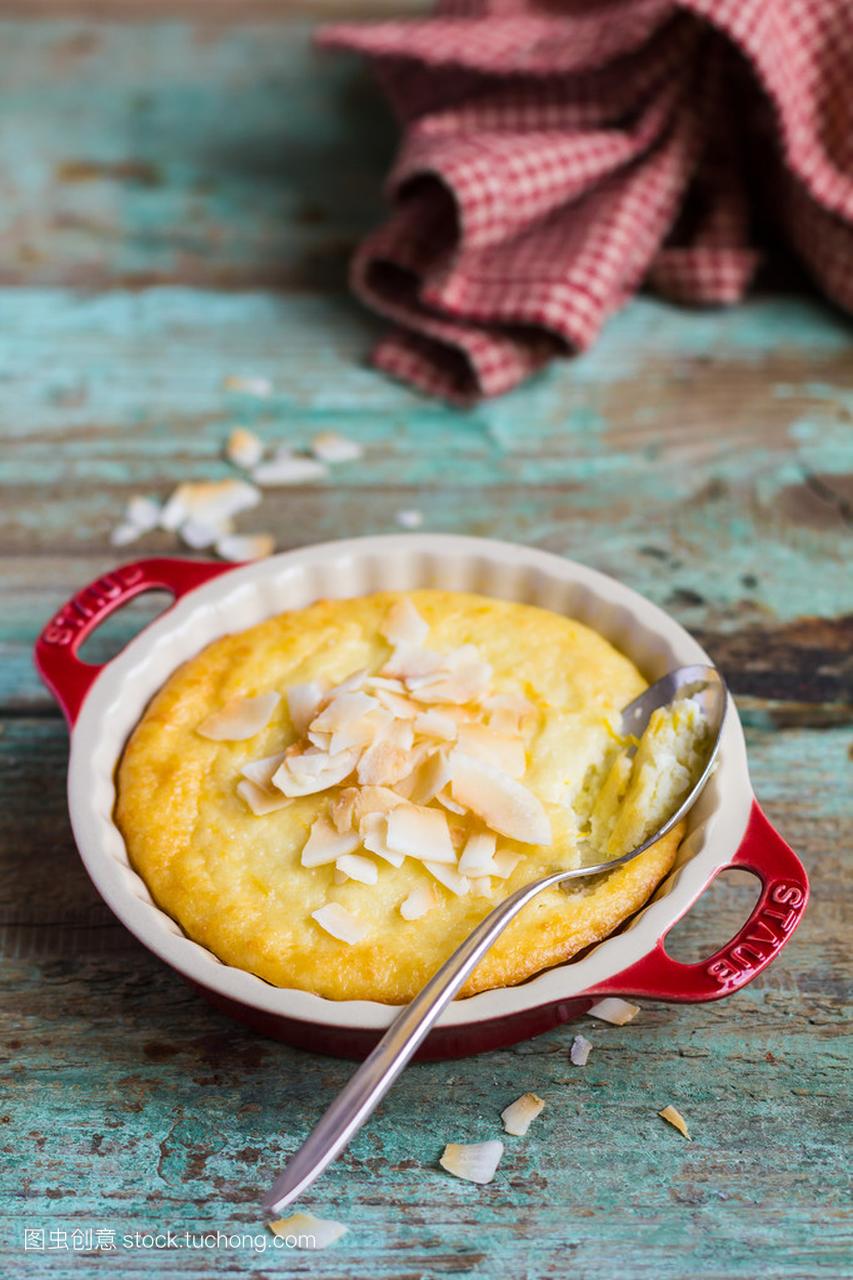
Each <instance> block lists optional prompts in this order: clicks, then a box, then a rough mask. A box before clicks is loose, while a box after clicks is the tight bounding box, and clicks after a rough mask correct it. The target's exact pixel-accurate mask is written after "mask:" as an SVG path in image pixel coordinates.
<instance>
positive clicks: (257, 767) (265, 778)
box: [240, 751, 285, 787]
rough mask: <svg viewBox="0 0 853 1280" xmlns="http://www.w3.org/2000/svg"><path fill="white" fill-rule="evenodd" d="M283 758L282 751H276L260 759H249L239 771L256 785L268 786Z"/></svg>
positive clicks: (283, 753)
mask: <svg viewBox="0 0 853 1280" xmlns="http://www.w3.org/2000/svg"><path fill="white" fill-rule="evenodd" d="M284 758H285V752H284V751H278V752H276V754H275V755H273V756H262V757H261V758H260V760H250V761H249V762H248V764H244V765H243V768H242V769H241V770H240V772H241V774H242V775H243V777H244V778H248V779H249V781H250V782H254V784H255V786H256V787H270V786H272V779H273V774H274V773H275V771H276V769H277V768H278V767H279V765H280V764H281V763H282V761H283V760H284Z"/></svg>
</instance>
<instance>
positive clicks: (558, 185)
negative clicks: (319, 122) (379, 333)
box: [318, 0, 853, 404]
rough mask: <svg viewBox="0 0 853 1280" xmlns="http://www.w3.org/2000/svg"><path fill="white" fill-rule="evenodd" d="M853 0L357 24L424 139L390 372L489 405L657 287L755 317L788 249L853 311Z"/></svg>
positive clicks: (486, 3) (609, 2)
mask: <svg viewBox="0 0 853 1280" xmlns="http://www.w3.org/2000/svg"><path fill="white" fill-rule="evenodd" d="M850 5H851V0H562V3H559V4H555V3H554V0H440V3H439V5H438V8H437V10H436V13H435V16H434V17H431V18H423V19H413V20H407V21H406V20H404V21H394V22H380V23H375V24H364V25H361V24H359V25H351V24H338V25H334V26H330V27H326V28H325V29H323V30H322V31H321V32H320V34H319V37H318V39H319V43H320V44H321V45H323V46H326V47H334V48H345V49H350V50H356V51H358V52H361V53H363V54H365V55H367V56H368V57H369V58H370V59H371V60H372V62H373V64H374V66H375V69H376V71H377V73H378V76H379V79H380V82H381V84H382V85H383V88H384V90H385V92H386V94H387V96H388V98H389V100H390V102H391V105H392V107H393V109H394V111H395V113H396V115H397V117H398V119H399V121H400V124H401V127H402V131H403V134H402V140H401V145H400V150H399V155H398V157H397V160H396V162H395V164H394V166H393V169H392V171H391V174H390V176H389V180H388V194H389V197H390V199H391V202H392V212H391V214H390V216H389V218H388V220H387V221H386V222H385V223H384V224H383V225H382V226H380V227H379V228H377V230H376V231H374V232H373V233H372V234H370V235H369V236H368V237H367V239H366V240H365V241H364V243H363V244H362V245H361V246H360V247H359V249H358V250H357V252H356V254H355V258H354V261H353V264H352V285H353V288H354V290H355V292H356V293H357V294H358V295H359V297H361V298H362V299H363V300H364V301H365V302H366V303H367V305H368V306H370V307H372V308H373V309H374V310H376V311H378V312H379V313H380V314H382V315H383V316H386V317H387V318H388V319H390V320H391V321H392V322H393V324H394V326H395V327H394V328H393V329H392V331H391V332H390V333H389V334H388V335H387V336H386V337H385V338H383V339H382V341H381V342H380V343H379V345H378V347H377V348H376V350H375V351H374V354H373V359H374V363H375V364H376V365H377V366H378V367H379V368H381V369H383V370H385V371H386V372H387V373H389V374H391V375H392V376H395V377H398V378H402V379H404V380H406V381H408V382H411V383H412V384H414V385H415V386H417V387H419V388H420V389H422V390H423V391H426V392H428V393H430V394H433V395H438V396H442V397H444V398H445V399H448V400H451V401H454V402H457V403H463V404H470V403H473V402H476V401H477V400H479V399H480V398H482V397H484V396H494V395H499V394H501V393H502V392H504V391H508V390H509V389H510V388H511V387H513V386H515V385H516V384H517V383H519V382H520V381H522V380H523V379H524V378H525V377H527V376H528V375H529V374H531V373H533V372H534V371H535V370H536V369H538V368H540V367H541V366H542V365H543V364H545V363H546V362H547V361H548V360H550V359H552V358H553V357H554V356H555V355H559V354H566V353H568V352H572V351H580V350H583V349H584V348H586V347H588V346H589V345H590V344H591V343H592V342H594V341H595V338H596V337H597V335H598V333H599V331H600V329H601V327H602V325H603V324H604V322H605V321H606V319H607V317H608V316H609V315H611V314H612V313H613V312H614V311H615V310H617V309H618V308H619V307H620V306H622V305H623V304H624V303H625V301H626V300H627V299H628V298H629V297H630V296H631V295H632V293H634V292H635V291H636V290H637V289H638V288H639V287H640V286H641V285H643V284H644V283H645V284H648V285H649V286H650V287H651V288H653V289H655V290H656V291H657V292H658V293H660V294H662V295H664V296H666V297H669V298H671V299H674V300H676V301H678V302H682V303H693V304H709V303H717V304H719V303H730V302H735V301H737V300H738V299H739V298H741V297H743V295H744V293H745V291H746V290H747V288H748V287H749V285H750V282H751V280H752V279H753V276H754V274H755V271H756V269H757V266H758V264H759V262H760V249H759V245H760V243H761V241H762V237H764V236H767V235H770V236H772V237H774V238H779V237H781V238H783V239H784V240H785V241H786V242H787V244H788V245H789V246H790V248H791V249H792V250H793V252H794V253H795V255H796V256H797V257H798V258H799V259H800V261H801V262H802V263H803V265H804V266H805V268H806V270H807V271H808V272H809V273H810V274H811V276H812V277H813V278H814V280H815V281H816V282H817V284H818V285H819V286H820V288H822V289H823V291H824V292H825V293H826V294H827V296H828V297H829V298H831V299H832V300H833V301H834V302H836V303H837V304H838V305H839V306H841V307H843V308H846V309H847V310H850V311H853V90H851V86H852V85H853V13H852V12H851V8H850Z"/></svg>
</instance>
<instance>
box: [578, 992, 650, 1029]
mask: <svg viewBox="0 0 853 1280" xmlns="http://www.w3.org/2000/svg"><path fill="white" fill-rule="evenodd" d="M639 1012H640V1006H639V1005H636V1004H630V1003H629V1001H627V1000H622V999H620V997H619V996H607V997H606V999H604V1000H599V1002H598V1004H594V1005H593V1006H592V1008H591V1009H590V1010H589V1014H590V1016H591V1017H593V1018H599V1019H600V1020H601V1021H602V1022H611V1023H612V1024H613V1026H614V1027H624V1025H625V1023H626V1022H631V1021H633V1019H634V1018H636V1016H637V1014H638V1013H639Z"/></svg>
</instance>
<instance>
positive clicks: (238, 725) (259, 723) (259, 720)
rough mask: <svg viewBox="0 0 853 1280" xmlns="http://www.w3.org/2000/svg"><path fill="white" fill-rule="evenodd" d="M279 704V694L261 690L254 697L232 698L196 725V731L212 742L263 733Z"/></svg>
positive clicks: (232, 740)
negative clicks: (261, 691)
mask: <svg viewBox="0 0 853 1280" xmlns="http://www.w3.org/2000/svg"><path fill="white" fill-rule="evenodd" d="M278 703H279V694H277V693H259V694H258V695H257V697H254V698H231V699H230V701H228V702H226V703H225V705H224V707H220V708H219V710H218V711H214V712H213V713H212V714H211V715H209V716H207V717H206V718H205V719H204V720H202V722H201V724H199V725H197V726H196V733H198V734H200V735H201V737H202V738H209V739H210V740H211V741H212V742H242V741H243V739H245V738H253V737H254V736H255V734H256V733H260V731H261V729H264V728H265V727H266V726H267V725H268V724H269V721H270V717H271V715H272V713H273V712H274V711H275V709H276V707H277V706H278Z"/></svg>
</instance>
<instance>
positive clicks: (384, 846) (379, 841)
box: [359, 813, 404, 867]
mask: <svg viewBox="0 0 853 1280" xmlns="http://www.w3.org/2000/svg"><path fill="white" fill-rule="evenodd" d="M359 829H360V831H361V842H362V844H363V845H364V847H365V849H366V850H367V851H368V853H375V854H376V855H377V857H379V858H384V859H385V861H386V862H390V863H391V866H392V867H402V865H403V862H404V857H403V854H402V853H397V851H396V850H395V849H391V848H389V845H388V840H387V835H388V817H387V814H384V813H366V814H365V815H364V817H363V818H362V820H361V823H360V826H359Z"/></svg>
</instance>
